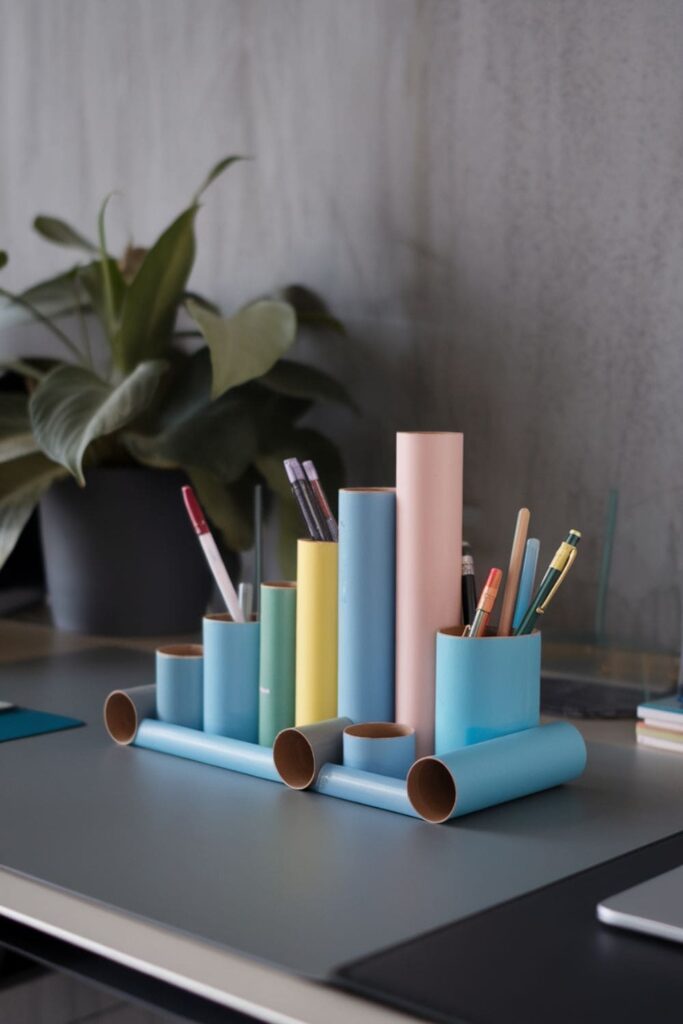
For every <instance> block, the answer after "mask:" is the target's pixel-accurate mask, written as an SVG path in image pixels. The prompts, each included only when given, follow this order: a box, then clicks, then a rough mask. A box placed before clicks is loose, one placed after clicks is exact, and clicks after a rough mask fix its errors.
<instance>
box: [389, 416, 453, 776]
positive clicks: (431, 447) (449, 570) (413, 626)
mask: <svg viewBox="0 0 683 1024" xmlns="http://www.w3.org/2000/svg"><path fill="white" fill-rule="evenodd" d="M462 465H463V436H462V434H455V433H399V434H397V435H396V719H397V721H399V722H404V723H405V724H406V725H412V726H413V728H414V729H415V732H416V739H417V754H418V756H419V757H420V756H424V755H426V754H431V753H433V751H434V701H435V696H434V693H435V648H436V632H437V630H438V629H442V628H444V627H446V626H452V625H455V624H456V623H458V622H460V606H461V573H462Z"/></svg>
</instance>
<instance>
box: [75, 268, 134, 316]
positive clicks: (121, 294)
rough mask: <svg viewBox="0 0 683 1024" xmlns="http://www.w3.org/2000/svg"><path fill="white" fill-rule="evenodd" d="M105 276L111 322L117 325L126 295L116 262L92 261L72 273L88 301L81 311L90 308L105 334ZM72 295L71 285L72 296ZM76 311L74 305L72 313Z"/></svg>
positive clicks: (106, 311) (106, 312)
mask: <svg viewBox="0 0 683 1024" xmlns="http://www.w3.org/2000/svg"><path fill="white" fill-rule="evenodd" d="M105 276H106V280H107V281H108V282H109V286H110V289H111V296H110V298H111V302H112V311H113V312H112V317H113V322H114V323H115V324H118V323H119V321H120V319H121V309H122V306H123V300H124V298H125V294H126V282H125V281H124V280H123V275H122V274H121V271H120V270H119V265H118V263H117V262H116V260H114V259H111V258H109V259H107V260H106V261H102V260H94V261H93V262H92V263H88V264H86V265H85V266H83V267H76V268H75V271H74V278H76V277H77V279H78V281H79V283H80V284H81V285H82V286H83V290H84V291H85V293H86V295H87V296H88V300H89V301H88V302H87V303H83V304H82V306H81V308H82V310H83V311H84V312H86V311H87V310H88V309H91V308H92V309H93V310H94V312H95V314H96V316H97V318H98V319H99V321H100V323H101V324H102V327H103V328H104V331H105V334H106V332H107V317H108V316H109V313H108V310H107V298H106V295H105V290H104V280H105ZM74 294H75V293H74V292H73V285H72V295H74ZM76 310H77V306H76V305H74V309H73V312H76Z"/></svg>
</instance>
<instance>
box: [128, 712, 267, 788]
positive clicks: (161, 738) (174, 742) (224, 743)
mask: <svg viewBox="0 0 683 1024" xmlns="http://www.w3.org/2000/svg"><path fill="white" fill-rule="evenodd" d="M133 746H135V747H144V748H145V749H146V750H156V751H157V752H158V753H160V754H173V755H174V756H175V757H185V758H187V759H188V760H189V761H199V762H200V763H201V764H210V765H213V766H214V767H215V768H227V769H228V770H229V771H232V772H241V773H242V775H254V776H256V777H257V778H259V779H269V780H270V781H271V782H281V781H282V780H281V779H280V776H279V775H278V773H277V772H276V770H275V765H274V764H273V751H272V750H271V748H270V747H259V746H258V745H257V744H256V743H244V742H243V741H242V740H234V739H229V738H228V737H227V736H210V735H209V734H208V733H205V732H198V731H197V730H196V729H186V728H185V727H184V726H182V725H169V724H168V723H167V722H157V721H156V720H155V719H151V718H145V719H144V720H143V721H142V722H141V723H140V725H139V727H138V731H137V733H136V735H135V739H134V740H133Z"/></svg>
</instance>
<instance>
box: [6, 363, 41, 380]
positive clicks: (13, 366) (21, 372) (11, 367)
mask: <svg viewBox="0 0 683 1024" xmlns="http://www.w3.org/2000/svg"><path fill="white" fill-rule="evenodd" d="M0 370H5V371H11V372H12V373H16V374H17V375H18V376H20V377H30V378H31V380H42V379H43V377H44V376H45V373H44V372H43V371H42V370H41V369H40V367H39V366H37V365H33V364H31V363H28V362H26V360H24V359H0Z"/></svg>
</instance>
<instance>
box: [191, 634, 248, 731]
mask: <svg viewBox="0 0 683 1024" xmlns="http://www.w3.org/2000/svg"><path fill="white" fill-rule="evenodd" d="M258 687H259V624H258V622H233V621H232V619H231V618H230V616H229V615H226V614H221V615H205V616H204V731H205V732H207V733H212V734H214V735H217V736H230V737H231V738H232V739H235V740H244V742H245V743H257V742H258V702H259V692H258Z"/></svg>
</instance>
